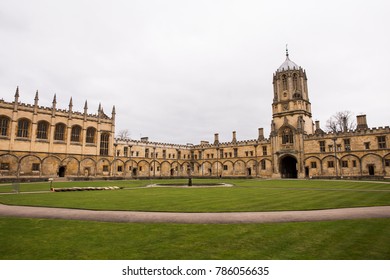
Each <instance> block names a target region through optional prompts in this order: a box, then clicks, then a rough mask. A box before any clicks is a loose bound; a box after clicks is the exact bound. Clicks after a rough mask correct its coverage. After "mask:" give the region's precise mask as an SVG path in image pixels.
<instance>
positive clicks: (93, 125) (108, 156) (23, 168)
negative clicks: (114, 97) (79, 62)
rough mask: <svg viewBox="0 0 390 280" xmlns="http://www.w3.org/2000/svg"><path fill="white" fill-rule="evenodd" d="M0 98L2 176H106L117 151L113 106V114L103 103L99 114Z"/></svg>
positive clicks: (70, 104) (16, 98)
mask: <svg viewBox="0 0 390 280" xmlns="http://www.w3.org/2000/svg"><path fill="white" fill-rule="evenodd" d="M38 100H39V98H38V92H37V93H36V95H35V99H34V104H33V105H31V104H24V103H21V102H19V88H17V89H16V93H15V100H14V102H5V101H3V100H0V179H1V177H3V178H4V177H6V178H7V177H18V178H35V177H38V178H39V177H44V178H48V177H79V176H108V175H110V174H111V173H110V168H109V166H110V164H111V162H112V156H113V148H112V147H113V141H114V140H113V138H114V133H115V108H113V110H112V115H111V118H110V117H108V116H107V115H106V114H104V112H103V109H102V108H101V107H99V109H98V113H97V114H94V115H93V114H88V112H87V111H88V106H87V102H85V106H84V112H83V113H79V112H73V110H72V108H73V104H72V98H71V99H70V102H69V107H68V110H62V109H57V101H56V96H55V95H54V98H53V103H52V107H51V108H48V107H41V106H39V105H38Z"/></svg>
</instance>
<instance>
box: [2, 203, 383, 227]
mask: <svg viewBox="0 0 390 280" xmlns="http://www.w3.org/2000/svg"><path fill="white" fill-rule="evenodd" d="M0 216H6V217H23V218H44V219H66V220H86V221H99V222H122V223H183V224H238V223H283V222H314V221H330V220H350V219H366V218H390V206H375V207H359V208H342V209H328V210H310V211H277V212H226V213H172V212H137V211H94V210H79V209H66V208H48V207H29V206H9V205H4V204H0Z"/></svg>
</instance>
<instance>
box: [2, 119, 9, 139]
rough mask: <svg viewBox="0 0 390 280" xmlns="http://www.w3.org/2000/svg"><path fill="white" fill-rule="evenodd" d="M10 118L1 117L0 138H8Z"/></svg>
mask: <svg viewBox="0 0 390 280" xmlns="http://www.w3.org/2000/svg"><path fill="white" fill-rule="evenodd" d="M8 125H9V118H8V117H6V116H0V136H8Z"/></svg>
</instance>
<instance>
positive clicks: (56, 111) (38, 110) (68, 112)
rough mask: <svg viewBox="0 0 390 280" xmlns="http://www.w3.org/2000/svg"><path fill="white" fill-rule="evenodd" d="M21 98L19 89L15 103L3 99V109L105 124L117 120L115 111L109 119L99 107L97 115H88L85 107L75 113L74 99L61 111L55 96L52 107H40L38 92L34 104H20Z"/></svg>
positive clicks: (0, 101)
mask: <svg viewBox="0 0 390 280" xmlns="http://www.w3.org/2000/svg"><path fill="white" fill-rule="evenodd" d="M19 97H20V94H19V87H18V88H17V89H16V94H15V100H14V101H13V102H6V101H4V100H3V99H1V100H0V105H1V107H2V108H3V109H13V110H14V111H15V112H16V111H20V112H28V113H33V114H35V115H41V116H44V115H52V116H53V117H54V116H58V117H69V118H76V119H86V120H89V121H97V120H98V119H100V120H101V121H104V122H111V121H113V120H114V119H115V117H114V118H113V116H114V115H115V110H114V111H113V115H112V116H111V117H109V116H107V115H106V114H105V113H104V112H103V108H102V107H99V110H98V112H97V113H88V112H87V110H86V109H85V107H84V112H77V111H73V110H72V108H73V103H72V98H71V101H70V103H69V108H68V109H61V108H57V101H56V95H54V98H53V104H52V107H47V106H40V105H39V104H38V102H39V98H38V91H37V92H36V94H35V98H34V103H33V104H29V103H23V102H20V101H19Z"/></svg>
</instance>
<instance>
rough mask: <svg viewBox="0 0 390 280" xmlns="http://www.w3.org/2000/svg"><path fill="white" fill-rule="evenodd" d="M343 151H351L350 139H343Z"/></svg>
mask: <svg viewBox="0 0 390 280" xmlns="http://www.w3.org/2000/svg"><path fill="white" fill-rule="evenodd" d="M344 149H345V151H347V152H349V151H350V150H351V140H350V139H344Z"/></svg>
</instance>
